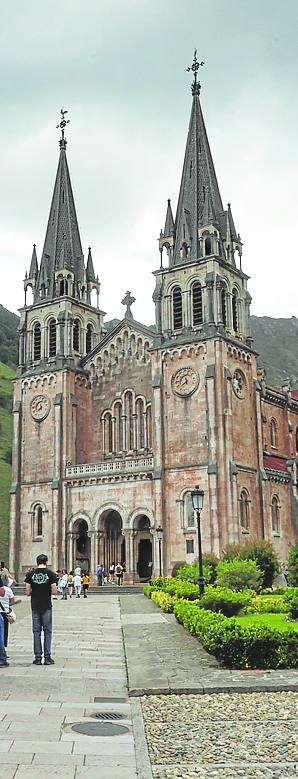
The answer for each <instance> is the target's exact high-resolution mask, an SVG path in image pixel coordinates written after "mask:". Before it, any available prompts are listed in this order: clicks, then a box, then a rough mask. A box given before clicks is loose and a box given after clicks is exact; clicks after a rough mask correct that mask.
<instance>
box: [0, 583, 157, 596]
mask: <svg viewBox="0 0 298 779" xmlns="http://www.w3.org/2000/svg"><path fill="white" fill-rule="evenodd" d="M144 584H145V582H144ZM143 587H144V585H143V584H140V583H138V584H122V585H121V587H118V586H117V585H116V584H104V585H103V587H98V586H97V585H96V584H91V585H90V587H89V591H88V595H98V597H100V596H101V595H120V594H121V595H136V594H137V593H142V592H143ZM13 592H14V595H16V596H20V595H24V593H25V588H24V587H23V586H22V585H21V584H16V585H15V586H14V587H13ZM59 597H60V596H59V593H58V598H59ZM82 597H83V593H82Z"/></svg>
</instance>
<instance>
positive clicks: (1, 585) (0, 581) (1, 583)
mask: <svg viewBox="0 0 298 779" xmlns="http://www.w3.org/2000/svg"><path fill="white" fill-rule="evenodd" d="M3 586H4V585H3V581H2V578H1V576H0V587H3Z"/></svg>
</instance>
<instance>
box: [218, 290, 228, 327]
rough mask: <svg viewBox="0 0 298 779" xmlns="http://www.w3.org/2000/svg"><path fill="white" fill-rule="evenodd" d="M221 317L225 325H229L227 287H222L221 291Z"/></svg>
mask: <svg viewBox="0 0 298 779" xmlns="http://www.w3.org/2000/svg"><path fill="white" fill-rule="evenodd" d="M220 297H221V317H222V323H223V326H224V327H226V326H227V291H226V288H225V287H222V290H221V293H220Z"/></svg>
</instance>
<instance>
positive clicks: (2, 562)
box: [0, 560, 5, 571]
mask: <svg viewBox="0 0 298 779" xmlns="http://www.w3.org/2000/svg"><path fill="white" fill-rule="evenodd" d="M0 568H1V571H2V568H5V562H4V560H1V563H0Z"/></svg>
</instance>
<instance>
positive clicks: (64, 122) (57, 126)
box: [56, 108, 70, 148]
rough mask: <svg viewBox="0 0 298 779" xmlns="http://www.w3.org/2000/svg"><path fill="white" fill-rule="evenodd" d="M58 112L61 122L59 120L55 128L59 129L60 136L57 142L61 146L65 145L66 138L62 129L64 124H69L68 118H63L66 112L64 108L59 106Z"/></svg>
mask: <svg viewBox="0 0 298 779" xmlns="http://www.w3.org/2000/svg"><path fill="white" fill-rule="evenodd" d="M60 113H61V122H59V124H57V125H56V128H57V130H59V129H60V130H61V138H60V140H59V144H60V148H62V146H66V139H65V137H64V130H65V127H66V125H67V124H69V122H70V119H65V114H68V111H65V110H64V108H61V111H60Z"/></svg>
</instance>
